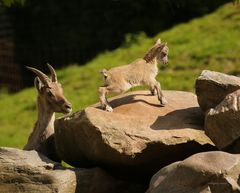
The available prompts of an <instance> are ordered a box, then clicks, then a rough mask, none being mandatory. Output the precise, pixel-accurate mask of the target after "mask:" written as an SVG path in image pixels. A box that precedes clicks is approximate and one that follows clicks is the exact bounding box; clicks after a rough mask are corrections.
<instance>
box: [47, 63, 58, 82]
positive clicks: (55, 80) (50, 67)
mask: <svg viewBox="0 0 240 193" xmlns="http://www.w3.org/2000/svg"><path fill="white" fill-rule="evenodd" d="M47 66H48V68H49V70H50V72H51V77H52V82H57V73H56V71H55V70H54V68H53V67H52V66H51V65H50V64H49V63H47Z"/></svg>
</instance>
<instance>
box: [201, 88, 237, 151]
mask: <svg viewBox="0 0 240 193" xmlns="http://www.w3.org/2000/svg"><path fill="white" fill-rule="evenodd" d="M205 130H206V134H207V135H208V136H209V137H210V138H211V139H212V141H213V142H214V144H215V145H216V146H217V147H218V148H219V149H229V150H230V151H231V150H233V149H234V152H235V153H240V149H239V148H236V147H237V146H238V147H239V142H240V90H237V91H235V92H233V93H231V94H229V95H227V96H226V97H225V99H224V100H223V101H222V102H221V103H220V104H219V105H217V106H216V107H215V108H211V109H210V110H209V111H208V113H207V114H206V120H205ZM234 146H236V147H234Z"/></svg>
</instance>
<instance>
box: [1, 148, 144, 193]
mask: <svg viewBox="0 0 240 193" xmlns="http://www.w3.org/2000/svg"><path fill="white" fill-rule="evenodd" d="M119 187H120V188H121V187H125V188H126V189H127V188H132V190H133V191H131V192H134V190H135V189H134V188H135V187H133V186H131V184H127V186H126V183H124V182H120V181H115V180H114V179H113V178H112V177H111V176H110V175H108V174H107V173H106V172H104V171H103V170H102V169H100V168H93V169H66V168H64V167H62V166H60V164H59V163H56V162H53V161H51V160H49V159H48V158H47V157H45V156H43V155H41V154H39V153H37V152H36V151H23V150H18V149H14V148H0V192H1V193H13V192H18V193H21V192H29V193H30V192H31V193H42V192H44V193H50V192H51V193H52V192H59V193H116V192H119V193H120V192H126V191H118V190H120V188H119ZM140 189H141V187H140ZM124 190H125V189H124ZM138 192H140V191H136V193H138Z"/></svg>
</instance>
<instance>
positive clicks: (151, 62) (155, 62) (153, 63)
mask: <svg viewBox="0 0 240 193" xmlns="http://www.w3.org/2000/svg"><path fill="white" fill-rule="evenodd" d="M149 63H150V64H152V65H154V66H157V65H158V60H157V57H154V58H153V59H152V60H151V61H150V62H149Z"/></svg>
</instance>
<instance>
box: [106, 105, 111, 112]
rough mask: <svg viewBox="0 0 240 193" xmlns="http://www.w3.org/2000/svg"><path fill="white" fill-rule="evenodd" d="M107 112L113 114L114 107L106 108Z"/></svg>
mask: <svg viewBox="0 0 240 193" xmlns="http://www.w3.org/2000/svg"><path fill="white" fill-rule="evenodd" d="M105 110H106V111H108V112H113V109H112V107H110V106H106V109H105Z"/></svg>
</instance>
